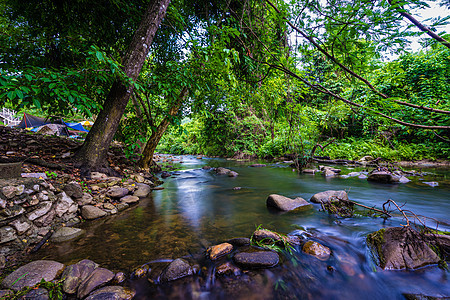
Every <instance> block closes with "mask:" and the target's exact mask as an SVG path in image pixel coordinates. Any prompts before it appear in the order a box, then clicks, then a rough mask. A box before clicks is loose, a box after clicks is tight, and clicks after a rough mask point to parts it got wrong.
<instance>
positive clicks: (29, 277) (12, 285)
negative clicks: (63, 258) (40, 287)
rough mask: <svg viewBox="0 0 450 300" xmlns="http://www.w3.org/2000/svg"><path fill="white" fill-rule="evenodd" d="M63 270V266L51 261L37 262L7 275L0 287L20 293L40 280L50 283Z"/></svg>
mask: <svg viewBox="0 0 450 300" xmlns="http://www.w3.org/2000/svg"><path fill="white" fill-rule="evenodd" d="M63 270H64V265H63V264H61V263H59V262H56V261H51V260H37V261H33V262H31V263H29V264H26V265H25V266H22V267H20V268H18V269H17V270H15V271H14V272H12V273H11V274H9V275H8V276H7V277H6V278H5V279H4V280H3V282H2V287H4V288H7V289H12V290H14V291H20V290H21V289H22V288H24V287H31V286H34V285H35V284H36V283H39V282H40V281H41V279H44V280H45V281H52V280H53V279H55V278H56V277H57V276H58V275H59V274H61V272H62V271H63Z"/></svg>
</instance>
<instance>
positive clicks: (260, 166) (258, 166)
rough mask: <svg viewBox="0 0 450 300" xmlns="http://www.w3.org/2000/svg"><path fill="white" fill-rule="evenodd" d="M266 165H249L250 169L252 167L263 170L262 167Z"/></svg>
mask: <svg viewBox="0 0 450 300" xmlns="http://www.w3.org/2000/svg"><path fill="white" fill-rule="evenodd" d="M266 166H267V165H265V164H253V165H250V167H252V168H263V167H266Z"/></svg>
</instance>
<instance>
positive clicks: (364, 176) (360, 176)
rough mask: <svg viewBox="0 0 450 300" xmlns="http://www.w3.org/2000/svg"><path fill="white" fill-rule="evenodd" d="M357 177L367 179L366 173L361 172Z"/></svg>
mask: <svg viewBox="0 0 450 300" xmlns="http://www.w3.org/2000/svg"><path fill="white" fill-rule="evenodd" d="M358 178H359V179H367V175H366V174H361V175H359V176H358Z"/></svg>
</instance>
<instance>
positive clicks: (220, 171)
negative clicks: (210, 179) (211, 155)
mask: <svg viewBox="0 0 450 300" xmlns="http://www.w3.org/2000/svg"><path fill="white" fill-rule="evenodd" d="M215 172H216V174H217V175H228V176H229V177H237V176H239V173H238V172H235V171H231V170H230V169H227V168H223V167H218V168H216V169H215Z"/></svg>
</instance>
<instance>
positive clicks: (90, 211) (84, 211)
mask: <svg viewBox="0 0 450 300" xmlns="http://www.w3.org/2000/svg"><path fill="white" fill-rule="evenodd" d="M107 214H108V213H107V212H106V211H104V210H101V209H100V208H98V207H96V206H93V205H85V206H83V207H82V208H81V215H82V216H83V218H85V219H86V220H93V219H97V218H101V217H104V216H106V215H107Z"/></svg>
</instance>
